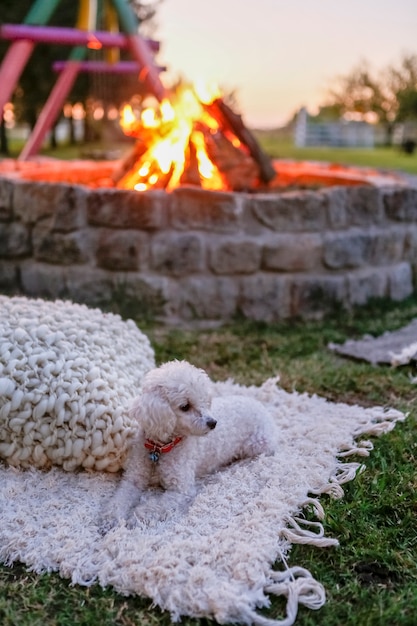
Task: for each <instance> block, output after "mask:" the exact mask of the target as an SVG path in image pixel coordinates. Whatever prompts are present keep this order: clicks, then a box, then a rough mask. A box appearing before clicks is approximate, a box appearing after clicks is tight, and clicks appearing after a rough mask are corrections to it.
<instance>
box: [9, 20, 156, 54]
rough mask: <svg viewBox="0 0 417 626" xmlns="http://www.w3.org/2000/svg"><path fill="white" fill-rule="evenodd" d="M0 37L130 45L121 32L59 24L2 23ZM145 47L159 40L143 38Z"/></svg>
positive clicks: (123, 47)
mask: <svg viewBox="0 0 417 626" xmlns="http://www.w3.org/2000/svg"><path fill="white" fill-rule="evenodd" d="M0 38H1V39H11V40H19V39H27V40H29V41H32V42H35V43H36V42H42V43H55V44H62V45H70V46H87V48H88V47H95V46H97V47H98V48H100V47H103V48H113V47H116V48H122V49H127V48H129V47H130V42H129V38H128V37H127V36H126V35H123V34H122V33H110V32H108V31H86V30H79V29H77V28H63V27H60V26H36V25H29V24H3V25H2V26H0ZM143 41H144V42H145V44H146V46H147V49H150V50H152V52H157V51H158V50H159V42H158V41H154V40H153V39H145V40H143Z"/></svg>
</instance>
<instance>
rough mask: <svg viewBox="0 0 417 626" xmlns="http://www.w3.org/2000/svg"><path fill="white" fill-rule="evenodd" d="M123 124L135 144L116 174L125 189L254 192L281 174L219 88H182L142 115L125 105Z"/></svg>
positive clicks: (146, 109)
mask: <svg viewBox="0 0 417 626" xmlns="http://www.w3.org/2000/svg"><path fill="white" fill-rule="evenodd" d="M121 125H122V129H123V131H124V133H125V134H126V135H128V136H130V137H134V138H135V140H136V141H135V145H134V148H133V150H132V151H131V152H130V153H129V154H128V156H127V157H126V158H125V159H124V161H123V162H122V164H121V167H120V168H119V169H118V170H117V171H116V172H115V173H114V176H113V179H114V182H115V184H116V185H117V186H118V187H120V188H123V189H135V190H137V191H146V190H149V189H165V190H167V191H171V190H172V189H175V188H176V187H178V186H180V185H196V186H198V187H201V188H203V189H211V190H229V191H232V190H235V191H236V190H248V189H249V190H250V189H259V188H261V187H262V186H265V185H267V184H268V183H269V182H270V181H271V180H272V179H273V178H275V176H276V171H275V169H274V168H273V166H272V163H271V161H270V159H269V157H267V156H266V155H265V154H264V153H263V152H262V150H261V148H260V147H259V145H258V143H257V141H256V139H255V138H254V136H253V135H252V133H251V132H250V131H249V130H248V128H247V127H246V126H245V124H244V123H243V120H242V118H241V116H240V115H238V114H236V113H235V112H234V111H233V110H232V109H231V108H230V106H228V105H227V104H226V102H225V101H224V99H223V97H222V94H221V92H220V90H219V89H218V88H217V87H211V88H207V86H203V85H198V84H196V85H180V86H179V87H177V88H176V89H175V90H174V91H173V92H172V93H171V94H170V95H169V98H165V99H163V100H162V101H161V102H160V103H156V104H154V105H153V106H150V107H147V108H144V109H143V110H142V111H141V112H140V113H135V112H134V111H133V109H132V107H131V106H126V107H125V108H124V110H123V114H122V118H121Z"/></svg>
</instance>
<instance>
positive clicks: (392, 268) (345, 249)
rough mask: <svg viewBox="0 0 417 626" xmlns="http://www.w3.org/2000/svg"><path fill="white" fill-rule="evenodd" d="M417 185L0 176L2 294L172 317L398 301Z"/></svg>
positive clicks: (413, 239) (408, 264)
mask: <svg viewBox="0 0 417 626" xmlns="http://www.w3.org/2000/svg"><path fill="white" fill-rule="evenodd" d="M416 268H417V189H413V188H409V187H406V186H387V187H375V186H360V187H332V188H327V189H322V190H319V191H291V192H285V193H273V194H243V193H242V194H233V193H222V192H207V191H202V190H197V189H193V188H182V189H178V190H176V191H175V192H173V193H171V194H166V193H165V192H163V191H162V192H160V191H152V192H146V193H138V192H135V191H123V190H117V189H89V188H87V187H84V186H81V185H71V184H64V183H46V182H32V181H27V180H20V179H13V178H10V177H0V291H1V292H3V293H9V294H12V293H22V294H25V295H28V296H34V297H35V296H36V297H38V296H39V297H45V298H63V299H71V300H74V301H77V302H85V303H87V304H90V305H99V306H109V304H112V303H113V304H115V305H117V304H119V305H120V307H122V304H123V306H125V310H126V307H127V313H128V314H130V315H132V316H133V315H135V316H138V317H140V316H147V317H153V318H158V319H161V320H164V321H167V322H169V323H178V322H187V323H189V322H192V321H196V320H201V321H203V322H205V323H209V322H218V321H225V320H228V319H231V318H233V317H234V316H236V315H243V316H245V317H248V318H251V319H255V320H265V321H275V320H281V319H287V318H291V317H296V316H301V317H303V318H314V317H320V316H322V315H323V314H325V313H328V312H332V311H334V310H337V309H338V308H339V307H343V308H349V307H351V306H352V305H361V304H364V303H366V302H367V300H369V299H370V298H380V297H388V298H391V299H393V300H401V299H404V298H406V297H407V296H409V295H410V294H411V293H412V292H413V288H414V284H415V276H416Z"/></svg>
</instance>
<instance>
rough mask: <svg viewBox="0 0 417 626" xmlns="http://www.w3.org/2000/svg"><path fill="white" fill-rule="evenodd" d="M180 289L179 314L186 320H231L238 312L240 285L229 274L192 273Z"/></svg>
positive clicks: (177, 304)
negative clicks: (198, 274)
mask: <svg viewBox="0 0 417 626" xmlns="http://www.w3.org/2000/svg"><path fill="white" fill-rule="evenodd" d="M171 289H174V290H175V291H176V295H175V296H174V298H175V301H176V307H175V308H176V313H177V314H178V315H179V317H180V318H181V319H183V320H188V321H190V320H193V321H196V320H224V321H226V320H228V319H230V318H232V317H233V316H234V315H235V314H236V311H237V308H236V307H237V300H238V294H239V288H238V285H237V283H236V281H235V280H233V279H232V278H229V277H224V276H222V277H220V276H218V277H210V276H190V277H187V278H183V279H182V280H181V281H180V282H179V284H178V285H176V286H175V285H174V286H172V287H171Z"/></svg>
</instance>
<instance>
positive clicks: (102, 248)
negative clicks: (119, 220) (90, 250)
mask: <svg viewBox="0 0 417 626" xmlns="http://www.w3.org/2000/svg"><path fill="white" fill-rule="evenodd" d="M148 255H149V243H148V237H147V236H146V234H145V233H142V232H138V231H134V230H119V231H117V230H116V231H114V230H110V229H105V230H104V229H103V230H102V231H101V232H100V234H99V237H98V241H97V247H96V263H97V266H98V267H101V268H103V269H108V270H112V271H116V272H117V271H130V272H134V271H137V270H138V269H139V268H140V267H142V266H143V265H144V262H145V261H146V260H147V258H148Z"/></svg>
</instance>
